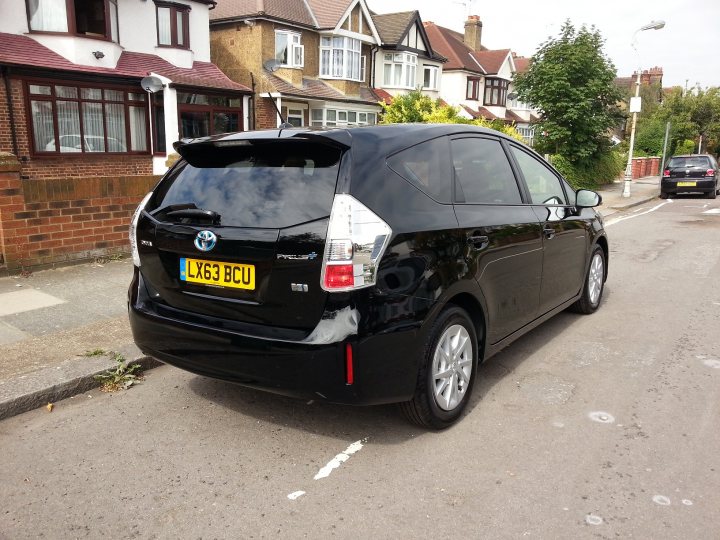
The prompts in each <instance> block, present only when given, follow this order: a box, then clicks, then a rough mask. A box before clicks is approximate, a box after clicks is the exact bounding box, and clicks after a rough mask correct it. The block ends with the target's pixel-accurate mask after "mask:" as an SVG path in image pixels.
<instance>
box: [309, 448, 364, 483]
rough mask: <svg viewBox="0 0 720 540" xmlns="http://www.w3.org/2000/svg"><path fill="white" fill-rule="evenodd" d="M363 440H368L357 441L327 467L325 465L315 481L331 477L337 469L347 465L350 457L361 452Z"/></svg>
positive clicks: (329, 462)
mask: <svg viewBox="0 0 720 540" xmlns="http://www.w3.org/2000/svg"><path fill="white" fill-rule="evenodd" d="M363 440H365V441H367V439H362V440H360V441H355V442H354V443H352V444H351V445H350V446H348V447H347V448H346V449H345V451H344V452H340V453H339V454H338V455H337V456H335V457H334V458H332V459H331V460H330V461H328V463H327V465H325V466H324V467H323V468H322V469H320V470H319V471H318V473H317V474H316V475H315V478H314V479H315V480H320V479H321V478H327V477H328V476H330V473H331V472H333V470H334V469H337V468H338V467H339V466H340V465H342V464H343V463H345V462H346V461H347V460H348V459H350V456H352V455H353V454H354V453H355V452H357V451H359V450H360V449H361V448H362V447H363V444H362V441H363Z"/></svg>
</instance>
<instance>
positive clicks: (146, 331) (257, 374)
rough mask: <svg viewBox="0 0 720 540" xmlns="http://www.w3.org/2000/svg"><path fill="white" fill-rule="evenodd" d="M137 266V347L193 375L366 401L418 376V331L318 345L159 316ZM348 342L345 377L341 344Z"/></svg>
mask: <svg viewBox="0 0 720 540" xmlns="http://www.w3.org/2000/svg"><path fill="white" fill-rule="evenodd" d="M143 292H144V285H142V283H141V278H140V277H139V273H138V272H137V270H136V272H135V277H134V279H133V282H132V284H131V286H130V291H129V317H130V326H131V329H132V333H133V338H134V340H135V343H136V344H137V346H138V347H139V348H140V350H142V351H143V353H145V354H147V355H149V356H152V357H154V358H157V359H158V360H160V361H162V362H164V363H166V364H170V365H173V366H176V367H179V368H181V369H184V370H187V371H190V372H193V373H197V374H199V375H203V376H207V377H213V378H217V379H223V380H227V381H231V382H234V383H238V384H241V385H243V386H248V387H253V388H257V389H261V390H266V391H270V392H274V393H278V394H282V395H287V396H292V397H299V398H305V399H308V398H311V399H321V400H326V401H329V402H333V403H344V404H356V405H373V404H381V403H394V402H401V401H407V400H409V399H410V398H411V397H412V395H413V392H414V389H415V384H416V380H417V360H418V358H419V354H417V352H418V351H416V348H417V345H416V342H417V341H418V339H417V331H416V330H414V329H408V330H404V331H397V332H392V333H387V334H377V335H371V336H364V337H361V336H350V337H348V338H347V339H345V340H343V341H341V342H338V343H330V344H324V345H315V344H307V343H302V342H291V341H286V340H274V339H268V338H265V337H257V336H249V335H243V334H238V333H235V332H230V331H227V330H219V329H217V328H213V327H211V326H204V325H202V324H196V323H188V322H186V321H180V320H175V319H172V318H169V317H167V316H162V315H160V314H158V313H157V312H155V311H154V310H153V309H152V302H149V301H148V298H147V297H146V296H145V295H144V294H143ZM347 343H350V344H351V345H352V348H353V383H352V384H347V370H346V358H345V349H346V344H347Z"/></svg>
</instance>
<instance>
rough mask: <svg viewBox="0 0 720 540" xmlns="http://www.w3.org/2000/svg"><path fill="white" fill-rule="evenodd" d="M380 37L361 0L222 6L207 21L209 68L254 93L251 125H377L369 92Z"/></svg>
mask: <svg viewBox="0 0 720 540" xmlns="http://www.w3.org/2000/svg"><path fill="white" fill-rule="evenodd" d="M380 41H381V40H380V36H379V35H378V31H377V29H376V27H375V24H374V22H373V19H372V16H371V14H370V11H369V10H368V8H367V5H366V4H365V2H364V0H221V1H220V2H219V3H218V5H217V7H216V8H215V9H214V10H213V11H212V12H211V15H210V47H211V55H212V61H213V62H214V63H215V64H216V65H217V66H219V67H220V69H222V70H223V71H224V72H225V73H226V74H227V75H228V76H229V77H230V78H231V79H232V80H234V81H237V82H239V83H241V84H243V85H246V86H249V87H251V88H252V89H253V90H254V91H255V92H256V94H255V104H254V107H253V111H254V114H253V115H252V119H251V125H252V126H254V127H255V128H257V129H261V128H274V127H277V126H278V125H279V124H280V119H279V117H278V115H277V113H276V107H277V109H278V110H280V111H281V112H282V115H283V118H284V119H285V120H286V121H287V122H289V123H290V124H293V125H295V126H310V125H330V126H332V125H367V124H374V123H376V122H377V116H378V113H379V112H380V110H381V109H380V107H379V105H378V101H379V97H378V96H377V95H376V94H375V93H374V92H373V90H372V89H371V78H372V76H371V74H372V73H373V68H372V65H371V61H372V58H373V50H374V48H376V47H378V46H379V44H380Z"/></svg>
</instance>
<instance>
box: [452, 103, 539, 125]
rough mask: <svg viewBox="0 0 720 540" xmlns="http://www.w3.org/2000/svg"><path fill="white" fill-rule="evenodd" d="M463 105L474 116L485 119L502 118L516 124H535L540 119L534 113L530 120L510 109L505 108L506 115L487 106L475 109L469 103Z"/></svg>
mask: <svg viewBox="0 0 720 540" xmlns="http://www.w3.org/2000/svg"><path fill="white" fill-rule="evenodd" d="M461 107H462V108H463V109H464V110H465V112H467V113H468V114H469V115H470V116H472V117H473V118H484V119H485V120H502V121H503V122H507V123H515V124H533V123H535V122H537V121H538V120H539V119H538V117H537V116H534V115H532V114H531V115H530V120H529V121H528V120H525V119H524V118H523V117H522V116H519V115H517V114H515V113H514V112H513V111H511V110H509V109H506V110H505V116H498V115H497V114H494V113H492V112H490V110H488V109H487V108H485V107H478V109H477V110H474V109H472V108H470V107H468V106H467V105H461Z"/></svg>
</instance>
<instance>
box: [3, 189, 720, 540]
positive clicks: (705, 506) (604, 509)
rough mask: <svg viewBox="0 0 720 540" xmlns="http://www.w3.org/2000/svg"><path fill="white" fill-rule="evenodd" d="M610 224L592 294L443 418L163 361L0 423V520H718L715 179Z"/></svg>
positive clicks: (322, 533) (399, 531)
mask: <svg viewBox="0 0 720 540" xmlns="http://www.w3.org/2000/svg"><path fill="white" fill-rule="evenodd" d="M710 210H714V211H715V212H716V213H707V212H708V211H710ZM606 226H607V227H608V234H609V236H610V242H611V258H610V279H609V281H608V283H607V288H606V291H605V298H604V302H603V305H602V306H601V308H600V310H599V311H598V312H597V313H595V314H594V315H591V316H580V315H575V314H570V313H563V314H561V315H559V316H558V317H556V318H555V319H553V320H552V321H550V322H548V323H546V324H545V325H543V326H541V327H540V328H537V329H536V330H534V331H533V332H531V333H530V334H528V335H527V336H525V337H523V338H521V339H520V340H519V341H517V342H516V343H514V344H513V345H512V346H510V347H509V348H508V349H506V350H505V351H503V352H502V353H500V354H499V355H498V356H496V357H494V358H493V359H491V360H490V361H489V362H488V363H486V364H484V365H483V366H481V368H480V371H479V375H480V379H479V381H478V383H479V384H478V385H476V387H475V392H474V395H473V396H472V401H471V403H470V407H469V410H468V413H467V415H466V416H465V417H464V418H463V419H462V421H461V422H460V423H459V424H457V425H456V426H454V427H453V428H451V429H449V430H447V431H444V432H440V433H428V432H424V431H422V430H419V429H417V428H415V427H412V426H410V425H409V424H407V423H406V422H405V421H404V420H403V419H402V417H401V416H400V415H399V413H398V411H397V410H396V409H395V407H389V406H388V407H374V408H353V407H341V406H335V405H328V404H322V403H319V402H305V401H297V400H291V399H287V398H282V397H278V396H274V395H269V394H263V393H259V392H255V391H252V390H248V389H243V388H240V387H237V386H233V385H231V384H227V383H223V382H219V381H214V380H210V379H205V378H202V377H197V376H194V375H192V374H188V373H185V372H182V371H180V370H177V369H175V368H171V367H167V366H163V367H160V368H157V369H154V370H152V371H150V372H148V375H147V378H146V380H145V381H144V382H143V383H142V384H141V385H139V386H137V387H133V388H132V389H131V390H129V391H126V392H122V393H119V394H112V395H111V394H103V393H100V392H98V391H93V392H91V393H89V394H85V395H81V396H77V397H75V398H73V399H68V400H65V401H62V402H60V403H57V404H56V407H55V410H54V411H53V412H47V411H46V410H36V411H32V412H29V413H25V414H22V415H19V416H16V417H14V418H10V419H8V420H4V421H2V422H0V447H1V448H2V450H3V459H2V460H1V461H0V478H2V489H1V490H0V536H3V535H4V536H5V537H7V538H13V539H15V538H18V539H19V538H37V537H45V538H53V539H62V538H100V537H107V538H267V537H279V538H307V537H309V538H331V537H340V538H369V537H374V538H419V537H429V536H431V537H437V536H442V537H446V538H452V537H461V538H468V537H469V538H519V537H523V538H524V537H528V538H573V539H575V538H589V537H602V538H611V537H620V538H629V537H635V538H654V539H664V538H683V539H684V538H717V537H718V519H719V518H718V511H719V510H718V509H720V459H719V458H718V455H719V452H718V451H719V450H720V429H718V426H720V338H718V334H717V330H718V328H720V290H718V288H717V284H718V278H717V276H718V275H720V200H719V201H706V200H702V199H696V198H682V199H675V200H673V201H672V202H661V201H657V200H656V201H653V202H651V203H647V204H645V205H643V206H640V207H637V208H636V209H634V212H629V213H626V214H622V215H620V214H617V215H613V216H610V217H609V218H608V219H607V220H606ZM334 466H336V467H334ZM333 467H334V468H333ZM315 478H317V479H315ZM301 492H302V493H301ZM290 496H291V497H292V498H291V497H290Z"/></svg>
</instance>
